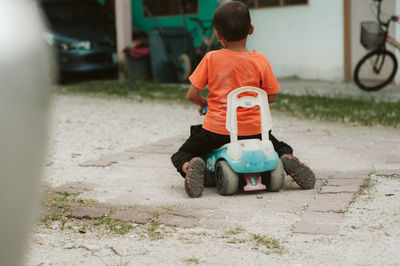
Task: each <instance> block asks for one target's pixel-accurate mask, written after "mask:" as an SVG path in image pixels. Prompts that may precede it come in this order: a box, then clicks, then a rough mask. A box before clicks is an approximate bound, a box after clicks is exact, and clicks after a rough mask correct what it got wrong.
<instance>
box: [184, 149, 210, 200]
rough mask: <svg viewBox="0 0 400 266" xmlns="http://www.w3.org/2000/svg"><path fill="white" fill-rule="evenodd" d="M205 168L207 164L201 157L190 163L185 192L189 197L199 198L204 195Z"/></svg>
mask: <svg viewBox="0 0 400 266" xmlns="http://www.w3.org/2000/svg"><path fill="white" fill-rule="evenodd" d="M205 168H206V164H205V162H204V160H203V159H201V158H200V157H196V158H193V159H192V160H191V161H190V162H189V166H188V170H187V173H186V177H185V190H186V193H187V194H188V195H189V197H191V198H198V197H200V196H201V195H202V194H203V188H204V171H205Z"/></svg>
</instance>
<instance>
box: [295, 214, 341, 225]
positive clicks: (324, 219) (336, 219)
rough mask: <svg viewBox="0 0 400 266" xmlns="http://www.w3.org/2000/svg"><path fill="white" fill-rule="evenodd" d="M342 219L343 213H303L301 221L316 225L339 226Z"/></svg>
mask: <svg viewBox="0 0 400 266" xmlns="http://www.w3.org/2000/svg"><path fill="white" fill-rule="evenodd" d="M343 219H344V215H343V213H337V212H314V211H305V212H304V213H303V214H302V215H301V221H302V222H306V223H316V224H339V223H340V222H342V221H343Z"/></svg>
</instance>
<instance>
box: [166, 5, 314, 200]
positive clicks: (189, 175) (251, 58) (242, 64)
mask: <svg viewBox="0 0 400 266" xmlns="http://www.w3.org/2000/svg"><path fill="white" fill-rule="evenodd" d="M213 24H214V27H215V29H216V36H217V39H218V41H219V42H220V43H221V44H222V46H223V47H224V48H223V49H221V50H218V51H212V52H209V53H207V54H206V56H205V57H204V58H203V60H202V61H201V62H200V64H199V65H198V67H197V68H196V70H195V71H194V72H193V74H192V75H191V76H190V77H189V80H190V82H191V83H192V85H191V87H190V88H189V91H188V93H187V98H188V99H189V100H190V101H192V102H193V103H194V104H197V105H198V106H199V113H200V114H201V110H202V108H203V107H205V106H208V111H207V113H206V116H205V118H204V122H203V125H199V126H192V127H191V133H190V137H189V139H187V140H186V142H185V143H184V144H183V145H182V146H181V147H180V149H179V150H178V152H176V153H175V154H174V155H172V157H171V160H172V163H173V165H174V166H175V167H176V168H177V171H178V172H179V173H180V174H181V175H182V176H183V177H184V178H185V183H184V184H185V190H186V193H187V194H188V195H189V196H190V197H192V198H195V197H200V196H201V195H202V191H203V188H204V175H205V162H204V160H203V159H202V158H201V157H204V156H205V155H206V154H207V153H209V152H210V151H212V150H214V149H217V148H219V147H221V146H222V145H224V144H226V143H229V142H230V136H229V132H228V131H227V130H226V128H225V123H226V121H225V120H226V104H227V95H228V94H229V93H230V92H231V91H232V90H234V89H237V88H239V87H243V86H254V87H259V88H261V89H263V90H265V91H266V92H267V94H268V102H269V103H273V102H274V101H275V99H276V93H277V92H278V91H279V90H280V88H279V85H278V82H277V81H276V79H275V77H274V75H273V73H272V70H271V66H270V64H269V62H268V60H267V59H266V58H265V56H264V55H262V54H260V53H258V52H257V51H249V50H247V48H246V41H247V36H248V35H250V34H252V33H253V31H254V27H253V25H252V24H251V20H250V13H249V9H248V8H247V6H246V5H245V4H243V3H241V2H239V1H232V2H227V3H225V4H223V5H221V6H220V7H218V8H217V10H216V11H215V13H214V18H213ZM206 85H208V89H209V96H208V99H207V100H206V99H205V98H204V97H203V96H201V95H200V90H202V89H203V88H204V87H205V86H206ZM237 121H238V135H239V139H246V138H261V134H260V133H261V125H260V119H259V111H258V109H257V107H253V108H247V109H244V108H239V109H238V111H237ZM269 137H270V140H271V141H272V144H273V146H274V149H275V151H276V152H277V153H278V155H279V157H280V158H281V160H282V163H283V166H284V169H285V172H286V173H287V174H289V175H291V176H292V178H293V179H294V180H295V181H296V183H297V184H298V185H300V186H301V187H302V188H303V189H310V188H313V187H314V184H315V175H314V173H313V172H312V171H311V170H310V169H309V168H308V167H307V166H305V165H304V164H302V163H300V162H299V160H298V159H297V158H296V157H294V156H293V155H292V153H293V150H292V148H291V147H290V146H289V145H287V144H286V143H284V142H280V141H278V140H277V139H276V138H275V137H274V136H272V134H271V132H270V134H269Z"/></svg>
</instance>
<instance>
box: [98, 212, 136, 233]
mask: <svg viewBox="0 0 400 266" xmlns="http://www.w3.org/2000/svg"><path fill="white" fill-rule="evenodd" d="M92 225H93V226H99V225H104V226H105V228H106V229H107V230H109V231H112V232H114V233H117V234H120V235H124V234H126V233H128V232H129V231H131V230H132V229H133V228H134V226H133V225H132V224H131V223H126V222H122V221H115V220H114V219H112V218H111V217H104V216H103V217H99V218H97V219H94V220H93V221H92Z"/></svg>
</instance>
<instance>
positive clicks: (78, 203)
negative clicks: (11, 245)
mask: <svg viewBox="0 0 400 266" xmlns="http://www.w3.org/2000/svg"><path fill="white" fill-rule="evenodd" d="M95 203H97V201H96V200H94V199H81V198H77V197H76V196H75V195H71V194H69V193H68V192H62V191H48V192H47V196H46V197H45V198H43V199H42V205H43V206H46V207H56V208H55V209H56V210H55V211H54V212H53V213H51V214H46V215H43V216H42V217H41V219H40V222H41V223H42V224H43V225H44V226H46V227H50V226H52V225H53V223H54V222H58V224H60V229H61V230H63V229H64V228H65V225H66V224H67V223H68V226H67V228H68V229H73V227H74V226H75V227H80V228H85V229H86V228H90V227H103V228H104V229H105V230H107V231H109V232H114V233H117V234H121V235H123V234H126V233H128V232H129V231H130V230H132V229H133V228H134V226H133V225H132V224H131V223H127V222H122V221H115V220H114V219H112V218H111V217H106V216H103V217H99V218H95V219H88V218H85V219H76V218H72V217H70V214H71V211H72V209H73V208H74V207H92V206H93V205H94V204H95ZM105 208H106V209H107V210H108V212H109V213H108V214H112V213H115V211H116V210H115V209H114V208H113V207H110V206H108V207H105Z"/></svg>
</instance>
